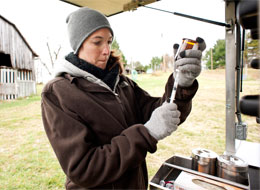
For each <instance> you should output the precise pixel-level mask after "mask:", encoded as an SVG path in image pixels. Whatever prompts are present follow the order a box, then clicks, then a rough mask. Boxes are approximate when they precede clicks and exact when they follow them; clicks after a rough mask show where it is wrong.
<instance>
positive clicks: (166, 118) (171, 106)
mask: <svg viewBox="0 0 260 190" xmlns="http://www.w3.org/2000/svg"><path fill="white" fill-rule="evenodd" d="M180 115H181V114H180V112H179V111H178V108H177V105H176V104H175V103H167V102H165V103H163V104H162V105H161V106H160V107H158V108H156V109H155V110H154V111H153V113H152V115H151V118H150V120H148V121H147V122H146V123H145V124H144V126H145V127H146V128H147V129H148V131H149V133H150V135H152V136H153V137H154V138H155V139H156V140H158V141H159V140H162V139H164V138H165V137H167V136H169V135H171V134H172V132H173V131H176V129H177V127H178V124H179V123H180Z"/></svg>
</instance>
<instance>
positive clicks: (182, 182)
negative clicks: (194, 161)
mask: <svg viewBox="0 0 260 190" xmlns="http://www.w3.org/2000/svg"><path fill="white" fill-rule="evenodd" d="M174 190H243V189H241V188H238V187H235V186H232V185H229V184H225V183H223V182H219V181H215V180H212V179H208V178H206V177H202V176H199V175H195V174H191V173H188V172H184V171H182V172H181V173H180V175H179V176H178V177H177V179H176V180H175V183H174Z"/></svg>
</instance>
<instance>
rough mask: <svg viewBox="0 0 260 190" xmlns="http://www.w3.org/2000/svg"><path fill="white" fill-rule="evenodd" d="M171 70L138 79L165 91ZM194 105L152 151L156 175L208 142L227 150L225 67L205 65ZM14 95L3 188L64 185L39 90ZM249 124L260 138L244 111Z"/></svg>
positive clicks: (248, 89)
mask: <svg viewBox="0 0 260 190" xmlns="http://www.w3.org/2000/svg"><path fill="white" fill-rule="evenodd" d="M168 76H169V73H157V74H156V75H152V76H151V75H139V76H138V78H137V83H138V84H139V85H140V86H141V87H143V88H144V89H146V90H147V91H148V92H149V93H150V94H151V95H154V96H161V95H162V93H163V89H164V84H165V82H166V80H167V78H168ZM259 79H260V77H259V72H257V71H254V70H249V71H248V75H247V78H246V79H245V81H244V84H243V90H244V91H243V93H242V94H241V96H243V95H246V94H259V90H260V85H259V84H260V83H259V82H260V80H259ZM198 80H199V84H200V87H199V90H198V92H197V94H196V96H195V98H194V101H193V109H192V112H191V114H190V116H189V117H188V119H187V120H186V122H185V123H183V124H182V125H181V126H180V127H179V128H178V130H177V131H176V132H175V133H174V134H172V135H171V136H169V137H167V138H166V139H164V140H162V141H160V142H159V144H158V150H157V152H156V153H154V154H148V157H147V164H148V169H149V177H150V178H151V177H152V176H153V175H154V174H155V173H156V171H157V170H158V169H159V167H160V166H161V164H162V163H163V162H164V161H165V160H166V159H168V158H170V157H172V156H173V155H176V154H179V155H183V156H190V154H191V150H192V149H193V148H198V147H202V148H208V149H210V150H213V151H215V152H217V153H218V154H222V153H223V152H224V150H225V73H224V70H215V71H203V72H202V74H201V75H200V76H199V78H198ZM41 89H42V86H41V85H39V86H37V95H36V96H31V97H28V98H24V99H18V100H15V101H6V102H3V101H2V102H0V189H3V190H16V189H17V190H28V189H32V190H47V189H50V190H55V189H64V179H65V176H64V174H63V172H62V170H61V169H60V166H59V164H58V162H57V160H56V157H55V155H54V153H53V151H52V149H51V147H50V145H49V142H48V140H47V137H46V135H45V132H44V129H43V126H42V121H41V112H40V99H41V98H40V92H41ZM242 117H243V120H244V121H246V122H247V124H248V126H249V127H248V138H247V140H248V141H251V142H259V143H260V126H259V125H257V124H256V122H255V118H253V117H248V116H244V115H243V116H242Z"/></svg>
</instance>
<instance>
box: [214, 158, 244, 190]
mask: <svg viewBox="0 0 260 190" xmlns="http://www.w3.org/2000/svg"><path fill="white" fill-rule="evenodd" d="M217 176H218V177H221V178H224V179H227V180H230V181H233V182H237V183H240V184H244V185H248V164H247V162H245V161H244V160H242V159H241V158H239V157H237V156H233V155H220V156H219V157H218V159H217Z"/></svg>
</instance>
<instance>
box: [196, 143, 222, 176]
mask: <svg viewBox="0 0 260 190" xmlns="http://www.w3.org/2000/svg"><path fill="white" fill-rule="evenodd" d="M217 157H218V155H217V154H216V153H215V152H213V151H211V150H208V149H203V148H197V149H193V150H192V169H193V170H196V171H199V172H202V173H206V174H210V175H216V160H217Z"/></svg>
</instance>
